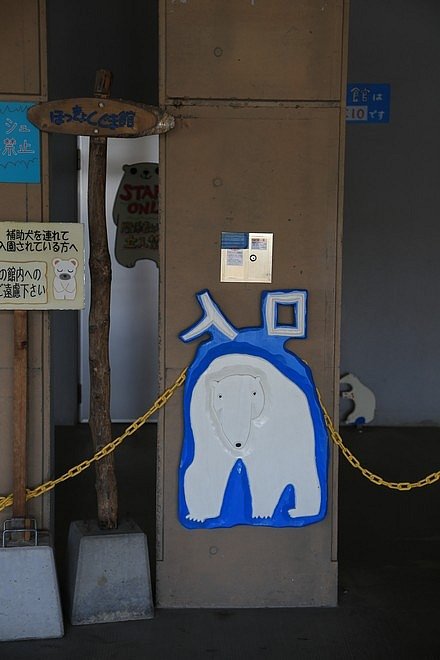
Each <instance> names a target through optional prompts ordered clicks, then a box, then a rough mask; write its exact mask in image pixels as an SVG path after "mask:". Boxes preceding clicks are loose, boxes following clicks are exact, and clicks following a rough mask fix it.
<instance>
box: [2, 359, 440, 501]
mask: <svg viewBox="0 0 440 660" xmlns="http://www.w3.org/2000/svg"><path fill="white" fill-rule="evenodd" d="M186 372H187V369H184V370H183V371H182V373H181V374H180V375H179V377H178V378H177V380H176V382H175V383H174V384H173V385H172V386H171V387H169V388H167V389H166V390H165V391H164V392H163V394H161V395H160V396H159V397H158V398H157V399H156V401H155V402H154V403H153V405H152V406H151V408H150V409H149V410H147V412H146V413H145V414H144V415H142V417H139V418H138V419H137V420H136V421H134V422H133V423H132V424H130V426H128V427H127V428H126V429H125V431H124V433H123V434H122V435H121V436H119V437H118V438H116V439H115V440H112V442H109V443H108V444H107V445H105V447H102V449H99V450H98V451H97V452H96V453H95V454H94V455H93V456H92V458H89V459H87V460H85V461H82V463H79V464H78V465H75V467H72V468H70V470H68V472H65V473H64V474H63V475H61V477H58V479H51V480H50V481H46V483H44V484H41V486H37V488H34V489H27V491H26V500H30V499H32V498H34V497H39V496H40V495H43V494H44V493H47V492H48V491H50V490H52V489H53V488H55V486H57V485H58V484H60V483H61V482H62V481H67V479H71V478H72V477H76V476H77V475H78V474H81V472H83V471H84V470H87V468H89V467H90V466H91V465H92V464H93V463H95V462H96V461H99V460H101V458H104V456H108V455H109V454H111V453H112V452H113V451H114V450H115V449H116V447H119V445H120V444H121V443H122V442H124V440H125V439H126V438H128V437H129V436H130V435H133V433H135V432H136V431H137V430H138V429H139V428H140V427H141V426H143V425H144V424H145V422H146V421H147V420H148V419H149V417H151V415H153V413H155V412H157V411H158V410H160V409H161V408H162V407H163V406H164V405H165V404H166V403H167V402H168V401H169V399H171V397H172V396H173V394H174V392H175V391H176V390H177V388H179V387H180V386H181V385H183V383H184V382H185V379H186ZM318 399H319V403H320V406H321V409H322V412H323V415H324V420H325V424H326V426H327V429H328V432H329V434H330V437H331V439H332V440H333V442H334V443H335V444H336V445H337V446H338V447H339V449H340V450H341V451H342V453H343V455H344V456H345V458H346V459H347V461H348V462H349V463H350V465H352V466H353V467H354V468H355V469H356V470H360V472H361V473H362V474H363V476H364V477H366V478H367V479H368V480H369V481H371V483H373V484H375V485H376V486H385V487H386V488H391V489H393V490H400V491H406V490H412V489H413V488H422V487H423V486H429V485H430V484H433V483H435V482H436V481H439V479H440V470H439V471H438V472H432V473H431V474H428V475H427V476H426V477H424V478H423V479H420V480H419V481H414V482H409V481H400V482H399V481H386V480H385V479H383V478H382V477H380V476H379V475H377V474H374V473H373V472H370V470H367V468H364V467H363V466H362V465H361V464H360V462H359V460H358V459H357V458H356V457H355V456H354V455H353V454H352V453H351V451H350V450H349V449H348V447H346V446H345V445H344V443H343V441H342V438H341V436H340V435H339V433H338V432H337V431H336V429H335V427H334V426H333V422H332V420H331V418H330V415H329V414H328V412H327V410H326V408H325V406H324V404H323V402H322V399H321V395H320V393H319V392H318ZM12 503H13V496H12V494H11V495H7V496H6V497H0V511H3V509H6V508H7V507H8V506H11V504H12Z"/></svg>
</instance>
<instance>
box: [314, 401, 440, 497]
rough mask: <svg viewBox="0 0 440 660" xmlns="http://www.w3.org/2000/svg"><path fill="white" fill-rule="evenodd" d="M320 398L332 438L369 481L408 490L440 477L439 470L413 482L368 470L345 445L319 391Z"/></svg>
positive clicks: (432, 482)
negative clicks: (388, 479)
mask: <svg viewBox="0 0 440 660" xmlns="http://www.w3.org/2000/svg"><path fill="white" fill-rule="evenodd" d="M318 399H319V403H320V405H321V409H322V412H323V415H324V419H325V424H326V426H327V429H328V432H329V434H330V437H331V439H332V440H333V442H334V443H335V445H337V446H338V447H339V449H340V450H341V452H342V453H343V455H344V456H345V458H346V459H347V461H348V462H349V463H350V465H351V466H352V467H354V468H355V469H356V470H360V472H361V473H362V474H363V476H364V477H365V478H366V479H368V480H369V481H371V483H373V484H375V485H376V486H385V487H386V488H391V489H392V490H400V491H406V490H412V489H413V488H423V487H424V486H430V485H431V484H434V483H435V482H436V481H438V480H439V479H440V470H439V471H438V472H432V473H431V474H428V475H427V476H426V477H424V478H423V479H420V480H419V481H413V482H410V481H386V480H385V479H383V478H382V477H380V476H379V475H377V474H374V472H371V471H370V470H367V468H364V467H363V466H362V465H361V464H360V461H359V460H358V459H357V458H356V456H354V455H353V454H352V453H351V451H350V450H349V449H348V447H346V446H345V445H344V443H343V441H342V438H341V436H340V435H339V433H338V432H337V430H336V429H335V427H334V426H333V422H332V420H331V418H330V415H329V414H328V412H327V410H326V409H325V406H324V404H323V402H322V399H321V395H320V393H319V392H318Z"/></svg>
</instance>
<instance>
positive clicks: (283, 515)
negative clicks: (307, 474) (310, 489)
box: [178, 290, 329, 529]
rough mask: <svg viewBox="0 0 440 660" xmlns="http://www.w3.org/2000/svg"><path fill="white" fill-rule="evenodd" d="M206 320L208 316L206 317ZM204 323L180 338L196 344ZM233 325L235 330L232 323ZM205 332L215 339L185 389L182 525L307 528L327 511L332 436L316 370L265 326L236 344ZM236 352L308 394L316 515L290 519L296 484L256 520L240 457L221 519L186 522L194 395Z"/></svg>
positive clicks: (246, 332)
mask: <svg viewBox="0 0 440 660" xmlns="http://www.w3.org/2000/svg"><path fill="white" fill-rule="evenodd" d="M203 293H208V294H209V291H207V290H203V291H200V292H199V293H198V294H196V295H197V298H198V300H199V301H200V297H201V295H202V294H203ZM266 295H267V292H263V293H262V297H261V310H262V313H263V310H264V309H265V307H264V305H265V299H266ZM211 300H212V299H211ZM214 305H215V303H214ZM216 308H217V310H219V308H218V306H216ZM219 311H220V310H219ZM220 313H221V312H220ZM222 316H223V317H224V318H225V319H226V317H225V315H224V314H222ZM205 317H206V314H205V315H204V317H202V318H205ZM226 320H227V319H226ZM199 323H200V321H198V322H197V323H195V324H194V325H193V326H191V328H189V329H188V330H186V331H184V332H182V333H180V335H179V336H180V338H181V339H182V341H185V342H186V341H191V340H187V339H184V335H186V334H187V332H188V331H189V330H191V329H193V328H196V327H197V325H198V324H199ZM228 323H229V321H228ZM230 325H231V327H233V326H232V324H230ZM206 332H208V333H209V334H210V336H211V337H210V339H208V340H207V341H205V342H203V343H202V344H201V345H200V346H199V348H198V349H197V352H196V355H195V357H194V360H193V362H192V364H191V365H190V367H189V369H188V372H187V376H186V381H185V388H184V399H183V415H184V439H183V446H182V452H181V460H180V466H179V487H178V491H179V503H178V511H179V520H180V522H181V524H182V525H184V526H185V527H186V528H188V529H213V528H216V527H233V526H235V525H253V526H266V527H303V526H305V525H310V524H312V523H316V522H318V521H320V520H322V519H323V518H324V517H325V515H326V513H327V486H328V484H327V473H328V461H329V443H328V434H327V428H326V425H325V420H324V417H323V413H322V410H321V406H320V404H319V400H318V396H317V392H316V387H315V384H314V381H313V376H312V372H311V370H310V368H309V366H308V365H307V364H306V363H305V362H303V361H302V360H301V359H300V358H299V357H298V356H297V355H295V354H294V353H293V352H291V351H289V350H288V349H286V348H285V344H286V342H287V341H289V340H290V339H292V338H291V337H287V338H286V337H280V336H275V335H268V334H267V332H266V327H265V323H263V325H262V327H259V328H243V329H241V330H237V333H238V334H237V336H236V337H235V339H232V340H231V339H228V338H227V337H225V336H224V335H222V334H221V333H220V332H219V331H218V330H217V328H215V327H213V328H211V329H210V330H207V331H206ZM194 338H195V337H194ZM231 354H242V355H251V356H256V357H259V358H262V359H264V360H267V361H268V362H270V363H271V364H272V365H273V366H274V367H276V368H277V369H278V370H279V371H280V372H281V373H282V374H283V375H284V376H286V377H287V378H288V379H289V380H291V381H292V382H293V383H295V384H296V385H297V386H298V387H299V388H300V389H301V390H302V391H303V392H304V394H305V395H306V397H307V401H308V403H309V406H310V413H311V417H312V421H313V426H314V430H315V459H316V466H317V472H318V479H319V484H320V488H321V506H320V509H319V512H318V513H317V514H316V515H314V516H304V517H301V518H291V517H290V516H289V514H288V509H289V508H292V506H293V505H294V486H293V485H291V486H287V487H286V488H285V490H284V492H283V493H282V495H281V497H280V500H279V502H278V505H277V507H276V508H275V511H274V514H273V516H272V518H262V519H260V518H252V515H251V511H252V501H251V495H250V490H249V482H248V479H247V474H246V468H245V465H244V463H243V462H242V461H241V460H240V459H239V460H237V462H236V463H235V465H234V467H233V469H232V471H231V474H230V477H229V480H228V484H227V487H226V490H225V495H224V499H223V504H222V509H221V512H220V515H219V516H217V517H216V518H209V519H207V520H205V521H204V522H198V521H192V520H188V519H187V518H186V516H187V514H188V507H187V505H186V501H185V493H184V476H185V472H186V470H187V469H188V467H189V466H190V465H191V463H192V461H193V459H194V435H193V431H192V428H191V421H190V404H191V398H192V393H193V390H194V387H195V385H196V383H197V381H198V379H199V378H200V376H201V375H202V374H203V373H204V371H205V370H206V369H207V368H208V367H209V365H210V364H211V362H212V361H213V360H215V359H216V358H218V357H220V356H223V355H231Z"/></svg>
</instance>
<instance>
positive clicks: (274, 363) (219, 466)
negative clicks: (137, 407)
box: [179, 291, 328, 528]
mask: <svg viewBox="0 0 440 660" xmlns="http://www.w3.org/2000/svg"><path fill="white" fill-rule="evenodd" d="M198 298H199V302H200V304H201V306H202V308H203V311H204V317H203V318H202V319H201V320H200V321H199V322H198V323H197V324H195V325H194V326H193V327H191V328H189V329H188V330H187V331H186V332H184V333H182V334H181V338H182V339H183V341H192V340H193V339H195V338H197V337H199V336H200V335H202V334H204V333H206V332H208V333H210V335H211V339H210V340H208V341H206V342H204V343H203V344H201V346H200V347H199V351H198V353H197V355H196V357H195V359H194V362H193V364H192V365H191V366H190V368H189V370H188V374H187V378H186V381H185V395H184V422H185V434H184V442H183V447H182V456H181V463H180V472H179V474H180V478H179V517H180V521H181V522H182V524H183V525H185V526H186V527H189V528H200V527H202V528H203V527H206V528H213V527H231V526H233V525H239V524H247V525H267V526H274V527H288V526H290V527H295V526H302V525H307V524H311V523H313V522H317V521H319V520H322V518H323V517H324V516H325V513H326V507H327V467H328V438H327V431H326V427H325V421H324V418H323V414H322V410H321V408H320V405H319V400H318V396H317V393H316V388H315V387H314V383H313V379H312V375H311V372H310V369H309V367H308V366H307V365H306V364H305V363H304V362H302V361H301V360H300V359H299V358H298V357H297V356H296V355H295V354H294V353H292V352H290V351H288V350H287V349H285V347H284V344H285V342H286V341H287V339H288V338H289V337H292V336H293V337H299V338H302V337H304V336H305V327H306V326H305V300H306V292H303V291H286V292H284V291H280V292H267V293H265V294H263V304H262V307H263V316H264V323H263V326H262V327H261V328H242V329H241V330H238V329H236V328H234V326H232V325H231V324H230V323H229V321H228V320H227V319H226V317H224V316H223V315H222V314H221V312H220V310H219V309H218V308H217V306H216V305H215V303H214V302H213V300H212V298H211V297H210V295H209V292H208V291H204V292H201V293H200V294H198ZM278 304H293V305H296V308H295V318H296V319H297V321H295V323H296V325H294V326H290V327H289V326H282V325H280V324H279V323H278V316H277V305H278Z"/></svg>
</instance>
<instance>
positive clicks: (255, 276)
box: [220, 231, 273, 282]
mask: <svg viewBox="0 0 440 660" xmlns="http://www.w3.org/2000/svg"><path fill="white" fill-rule="evenodd" d="M272 244H273V234H268V233H256V232H229V231H223V232H222V238H221V272H220V281H221V282H272Z"/></svg>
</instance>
